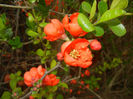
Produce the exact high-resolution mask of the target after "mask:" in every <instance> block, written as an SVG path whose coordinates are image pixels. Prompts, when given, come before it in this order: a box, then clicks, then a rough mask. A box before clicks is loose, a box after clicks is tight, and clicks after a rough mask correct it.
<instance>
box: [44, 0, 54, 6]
mask: <svg viewBox="0 0 133 99" xmlns="http://www.w3.org/2000/svg"><path fill="white" fill-rule="evenodd" d="M51 2H53V0H45V4H46V6H49V5H50V4H51Z"/></svg>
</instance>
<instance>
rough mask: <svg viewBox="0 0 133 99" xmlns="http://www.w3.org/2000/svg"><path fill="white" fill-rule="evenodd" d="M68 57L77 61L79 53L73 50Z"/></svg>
mask: <svg viewBox="0 0 133 99" xmlns="http://www.w3.org/2000/svg"><path fill="white" fill-rule="evenodd" d="M69 55H70V56H71V57H73V58H75V59H77V58H78V57H79V56H80V54H79V52H78V51H77V50H75V49H74V50H72V51H71V52H70V54H69Z"/></svg>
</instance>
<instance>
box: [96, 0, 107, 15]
mask: <svg viewBox="0 0 133 99" xmlns="http://www.w3.org/2000/svg"><path fill="white" fill-rule="evenodd" d="M98 10H99V12H100V15H102V14H103V13H104V12H105V11H107V10H108V5H107V3H106V2H104V1H100V2H99V3H98Z"/></svg>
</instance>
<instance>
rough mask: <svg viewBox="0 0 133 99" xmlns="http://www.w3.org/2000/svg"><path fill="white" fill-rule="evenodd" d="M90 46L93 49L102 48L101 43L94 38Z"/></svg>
mask: <svg viewBox="0 0 133 99" xmlns="http://www.w3.org/2000/svg"><path fill="white" fill-rule="evenodd" d="M90 48H91V49H92V50H96V51H98V50H100V49H101V48H102V46H101V43H100V42H99V41H98V40H92V41H91V42H90Z"/></svg>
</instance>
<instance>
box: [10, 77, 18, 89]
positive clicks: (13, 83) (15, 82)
mask: <svg viewBox="0 0 133 99" xmlns="http://www.w3.org/2000/svg"><path fill="white" fill-rule="evenodd" d="M9 84H10V87H11V89H12V90H13V89H15V88H16V85H17V81H16V80H15V79H13V80H10V83H9Z"/></svg>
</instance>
